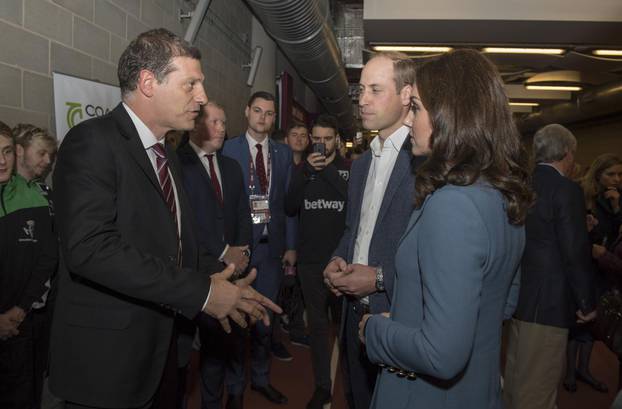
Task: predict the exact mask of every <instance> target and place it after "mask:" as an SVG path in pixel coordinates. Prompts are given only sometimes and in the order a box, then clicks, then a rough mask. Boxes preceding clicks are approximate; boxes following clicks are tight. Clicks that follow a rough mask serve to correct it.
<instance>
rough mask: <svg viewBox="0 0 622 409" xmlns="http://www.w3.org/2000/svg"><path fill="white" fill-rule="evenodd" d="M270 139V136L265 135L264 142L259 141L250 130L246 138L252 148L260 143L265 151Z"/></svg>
mask: <svg viewBox="0 0 622 409" xmlns="http://www.w3.org/2000/svg"><path fill="white" fill-rule="evenodd" d="M268 139H270V138H269V137H267V136H266V137H265V138H264V140H263V141H262V142H257V141H256V140H255V139H254V138H253V137H252V136H251V135H250V134H249V133H248V131H246V140H247V141H248V146H250V147H251V148H253V147H255V145H257V144H260V145H261V147H262V150H263V151H264V152H265V150H266V148H267V147H268Z"/></svg>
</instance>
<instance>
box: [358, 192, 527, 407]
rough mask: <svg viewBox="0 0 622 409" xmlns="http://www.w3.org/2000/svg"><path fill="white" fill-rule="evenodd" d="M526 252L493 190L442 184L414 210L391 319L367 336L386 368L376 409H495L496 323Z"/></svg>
mask: <svg viewBox="0 0 622 409" xmlns="http://www.w3.org/2000/svg"><path fill="white" fill-rule="evenodd" d="M524 245H525V230H524V227H522V226H513V225H511V224H510V223H509V221H508V216H507V213H506V211H505V203H504V199H503V196H502V195H501V193H500V192H499V191H498V190H496V189H493V188H492V187H491V186H490V185H487V184H483V183H476V184H474V185H471V186H460V187H459V186H453V185H446V186H444V187H442V188H441V189H439V190H437V191H436V192H434V193H433V194H432V195H430V196H428V198H427V199H426V201H425V202H424V204H423V206H422V207H421V208H420V209H418V210H416V211H415V212H413V214H412V217H411V219H410V222H409V224H408V228H407V230H406V232H405V234H404V237H403V238H402V240H401V241H400V244H399V248H398V250H397V254H396V266H397V272H396V277H395V291H394V294H393V302H392V305H391V317H390V318H386V317H384V316H381V315H374V316H372V317H371V318H370V319H369V321H368V322H367V325H366V328H365V338H366V351H367V356H368V357H369V360H370V361H371V362H374V363H383V364H386V365H388V366H389V367H396V368H400V369H403V370H405V371H407V372H411V371H412V372H414V373H415V374H416V376H417V378H416V379H414V380H412V379H408V378H407V377H400V376H397V374H396V373H392V372H391V371H389V368H384V369H382V371H381V373H380V375H379V378H378V381H377V383H376V388H375V390H374V396H373V398H372V405H371V407H372V408H392V409H402V408H409V409H416V408H421V409H450V408H451V409H463V408H477V409H500V408H501V406H502V402H501V396H500V388H501V385H500V366H499V359H500V354H501V328H502V326H501V324H502V321H503V319H504V318H505V317H507V316H508V315H509V314H508V311H507V309H506V305H507V301H508V299H509V298H511V297H510V295H511V294H513V292H511V291H510V290H511V288H512V287H513V286H512V283H513V279H514V283H516V282H517V279H516V277H518V273H517V272H518V267H519V263H520V259H521V255H522V253H523V248H524Z"/></svg>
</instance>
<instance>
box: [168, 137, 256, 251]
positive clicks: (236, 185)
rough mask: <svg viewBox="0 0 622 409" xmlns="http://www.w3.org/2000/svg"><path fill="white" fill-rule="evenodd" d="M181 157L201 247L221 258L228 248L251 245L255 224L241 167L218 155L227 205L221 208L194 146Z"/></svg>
mask: <svg viewBox="0 0 622 409" xmlns="http://www.w3.org/2000/svg"><path fill="white" fill-rule="evenodd" d="M177 154H178V155H179V162H180V164H181V168H182V173H183V179H184V187H185V189H186V193H187V195H188V199H189V200H190V203H191V204H192V207H193V208H194V211H195V216H196V222H197V223H196V232H197V238H198V241H199V244H201V245H202V246H205V247H206V248H207V250H208V251H209V252H210V253H211V254H213V255H214V256H216V258H218V257H220V255H221V254H222V252H223V251H224V249H225V246H226V245H227V244H229V245H231V246H244V245H247V244H250V242H251V228H252V223H251V218H250V209H249V205H248V196H247V194H246V190H245V189H244V178H243V176H242V170H241V169H240V165H238V163H237V162H236V161H235V160H233V159H231V158H228V157H226V156H223V155H222V154H221V153H220V152H218V153H217V157H218V160H217V163H218V168H219V170H220V176H221V188H222V191H223V202H224V206H223V207H221V206H220V203H218V199H217V198H216V192H215V191H214V187H213V186H212V181H211V179H210V176H209V174H208V172H207V171H206V170H205V167H204V166H203V163H202V162H201V160H200V159H199V157H198V156H197V154H196V152H195V151H194V149H192V146H190V143H185V144H183V145H181V146H180V147H179V148H178V149H177Z"/></svg>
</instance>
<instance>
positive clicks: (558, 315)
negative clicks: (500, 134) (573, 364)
mask: <svg viewBox="0 0 622 409" xmlns="http://www.w3.org/2000/svg"><path fill="white" fill-rule="evenodd" d="M576 150H577V140H576V139H575V137H574V135H573V134H572V132H570V131H569V130H568V129H566V128H565V127H563V126H561V125H558V124H551V125H547V126H545V127H543V128H541V129H539V130H538V131H537V132H536V134H535V135H534V138H533V153H534V156H535V162H536V168H535V170H534V174H533V186H534V190H535V192H536V195H537V198H536V202H535V205H534V206H533V207H532V208H531V209H530V211H529V214H528V216H527V222H526V234H527V241H526V246H525V252H524V254H523V259H522V264H521V282H520V293H519V299H518V306H517V309H516V313H515V314H514V318H513V319H512V322H511V324H510V328H509V337H508V345H507V360H506V365H505V376H504V379H505V384H504V389H503V394H504V401H505V408H506V409H553V408H554V407H555V405H556V402H557V387H558V385H559V382H560V380H561V377H562V371H563V368H564V356H565V353H566V345H567V342H568V332H569V331H568V329H569V328H570V327H572V326H573V325H574V324H575V323H576V322H580V323H586V322H589V321H592V320H593V319H594V318H595V317H596V300H595V297H594V296H595V291H594V271H593V268H592V264H591V248H590V240H589V237H588V233H587V229H586V225H585V214H586V213H585V203H584V201H583V192H582V191H581V187H580V186H579V185H578V184H577V183H575V182H573V181H572V180H570V179H569V178H568V177H567V176H566V175H568V174H569V172H570V171H571V170H572V169H573V164H574V155H575V152H576Z"/></svg>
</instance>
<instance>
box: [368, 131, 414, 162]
mask: <svg viewBox="0 0 622 409" xmlns="http://www.w3.org/2000/svg"><path fill="white" fill-rule="evenodd" d="M407 136H408V127H407V126H405V125H402V126H401V127H399V128H397V129H396V130H395V132H393V133H392V134H391V135H389V137H388V138H387V139H385V141H384V144H382V146H381V144H380V135H377V136H376V137H375V138H374V139H373V140H372V141H371V143H370V144H369V148H370V150H371V152H372V154H373V155H374V156H380V154H381V153H382V151H386V150H394V151H395V152H399V151H400V149H402V145H404V141H405V140H406V137H407Z"/></svg>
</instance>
